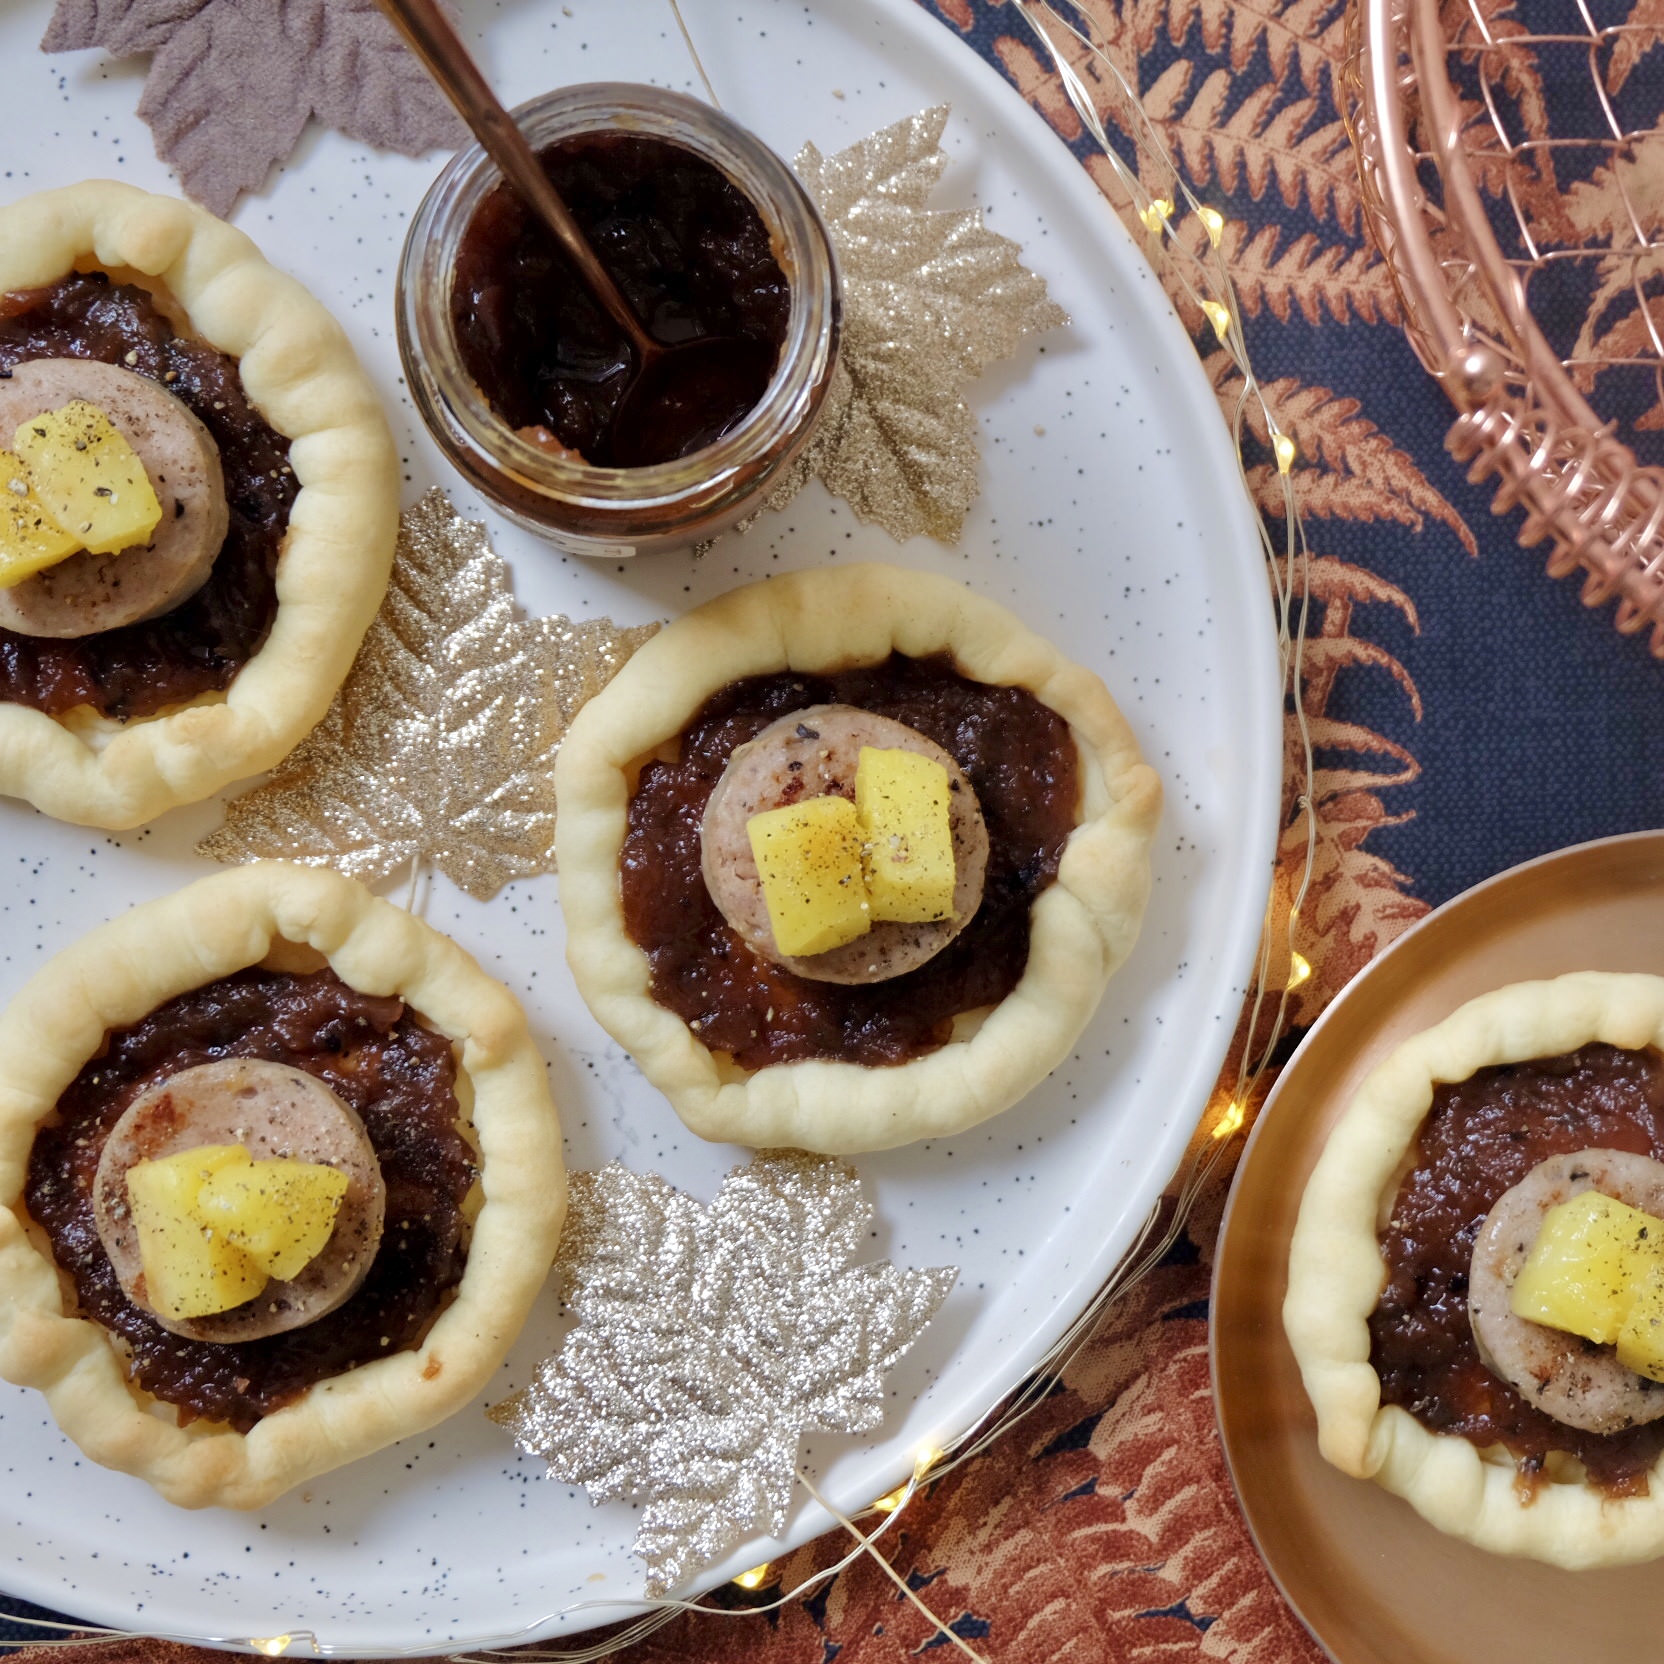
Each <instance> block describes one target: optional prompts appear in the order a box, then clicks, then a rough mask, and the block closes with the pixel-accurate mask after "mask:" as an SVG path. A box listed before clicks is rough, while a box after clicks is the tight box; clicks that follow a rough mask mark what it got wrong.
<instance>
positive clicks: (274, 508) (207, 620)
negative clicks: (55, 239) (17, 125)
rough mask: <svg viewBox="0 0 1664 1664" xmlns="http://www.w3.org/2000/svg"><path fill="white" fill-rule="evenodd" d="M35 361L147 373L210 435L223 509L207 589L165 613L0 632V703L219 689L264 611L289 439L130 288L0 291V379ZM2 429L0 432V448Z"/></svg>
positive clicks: (50, 710)
mask: <svg viewBox="0 0 1664 1664" xmlns="http://www.w3.org/2000/svg"><path fill="white" fill-rule="evenodd" d="M37 358H93V359H98V360H100V361H101V362H103V363H105V364H116V365H119V366H121V367H122V368H124V369H128V370H132V371H134V372H136V373H137V374H139V375H144V376H149V377H150V378H151V379H152V380H153V381H158V382H160V383H161V384H162V385H163V386H164V387H166V388H167V390H168V391H169V392H170V393H172V394H174V395H175V396H176V397H177V398H179V399H180V400H182V401H183V402H184V403H185V404H186V405H188V406H189V407H190V409H191V411H192V412H193V413H194V414H195V415H196V417H197V418H198V420H199V421H201V423H202V424H203V426H204V427H206V428H207V429H208V431H209V432H210V433H211V434H212V435H213V436H214V440H215V443H216V444H217V445H218V446H219V449H220V461H221V464H222V466H223V468H224V470H225V491H226V497H227V499H228V502H229V506H230V511H231V521H230V526H229V528H228V530H227V531H226V534H225V542H224V544H223V545H222V546H221V549H220V553H219V558H218V559H217V560H216V561H215V562H214V569H213V571H212V573H211V574H210V575H209V578H208V581H207V583H206V584H204V585H203V587H202V588H201V589H200V590H198V591H197V593H196V594H195V595H193V596H191V598H190V599H189V600H187V601H185V602H183V603H181V605H179V606H177V607H175V608H174V609H173V611H172V612H169V613H165V614H164V615H163V616H162V617H160V618H153V619H150V620H148V621H146V622H144V623H141V624H130V625H127V626H126V627H125V628H122V629H118V630H105V631H101V632H100V633H98V634H96V635H90V636H82V637H79V638H78V639H74V640H53V639H48V638H46V637H44V636H27V635H20V634H18V633H17V632H16V631H13V630H6V629H0V701H5V702H8V703H11V704H18V705H29V706H32V707H33V708H34V709H36V710H38V711H44V712H46V713H47V714H48V715H49V716H62V715H63V714H64V713H65V712H66V711H71V710H74V709H75V708H76V707H77V706H82V705H90V706H91V707H92V708H93V710H95V711H97V712H98V713H99V715H101V716H106V717H115V718H120V719H129V718H135V717H144V716H151V715H154V714H155V713H156V712H157V711H159V710H163V709H164V708H166V707H167V706H169V705H177V704H181V703H183V702H185V701H186V700H190V699H195V698H197V697H198V696H199V695H201V694H204V693H213V692H218V691H220V690H221V689H224V688H227V687H229V686H230V685H231V682H232V679H233V678H234V677H235V676H236V674H237V672H238V671H239V670H241V669H242V667H243V666H244V665H245V664H247V663H248V661H249V660H250V659H251V658H253V657H254V655H255V653H257V652H258V651H259V649H260V646H261V644H262V643H263V642H264V641H265V639H266V636H267V634H268V633H269V632H270V630H271V627H272V620H273V619H274V618H275V617H276V616H277V560H278V555H279V554H280V553H281V551H282V547H283V538H284V534H285V533H286V532H287V530H288V526H289V509H290V507H291V505H292V504H293V503H294V500H295V498H296V496H297V495H298V494H299V491H300V486H299V483H298V482H297V481H296V479H295V476H294V474H293V472H292V471H291V469H290V467H289V441H288V440H287V439H285V438H284V437H283V436H282V435H281V434H280V433H278V432H276V430H275V429H273V428H272V427H271V425H270V424H269V423H268V422H267V421H266V419H265V418H264V417H263V416H261V415H260V413H259V412H258V411H257V410H256V409H255V408H254V406H253V405H252V404H250V403H249V400H248V395H247V394H246V393H245V392H244V391H243V383H242V378H241V376H240V375H239V374H238V370H237V361H236V360H235V359H233V358H228V357H227V356H226V355H225V354H224V353H221V352H216V351H215V350H214V349H213V348H212V347H210V346H208V345H207V344H206V343H205V342H202V341H194V340H191V339H190V338H189V337H186V336H182V335H179V334H177V333H176V332H175V331H174V328H173V325H172V324H171V323H170V322H169V321H168V319H167V317H166V316H165V315H164V314H163V313H162V311H161V310H160V309H159V308H158V307H157V305H156V302H155V301H154V299H153V298H152V297H151V296H150V295H148V294H147V293H146V292H145V291H144V290H143V289H140V288H137V287H135V286H133V285H131V284H124V283H114V282H112V281H111V280H110V278H109V277H108V276H106V275H105V274H104V273H103V272H76V273H72V274H71V275H70V276H68V277H65V278H62V279H60V280H59V281H58V282H57V283H54V284H52V285H50V286H49V287H48V288H44V289H31V290H28V291H27V292H24V293H16V294H8V295H0V376H8V375H10V373H11V371H12V369H13V368H14V367H15V366H16V365H18V364H22V363H25V362H27V361H29V360H31V359H37ZM10 442H11V435H10V434H0V448H3V447H4V446H6V445H9V444H10Z"/></svg>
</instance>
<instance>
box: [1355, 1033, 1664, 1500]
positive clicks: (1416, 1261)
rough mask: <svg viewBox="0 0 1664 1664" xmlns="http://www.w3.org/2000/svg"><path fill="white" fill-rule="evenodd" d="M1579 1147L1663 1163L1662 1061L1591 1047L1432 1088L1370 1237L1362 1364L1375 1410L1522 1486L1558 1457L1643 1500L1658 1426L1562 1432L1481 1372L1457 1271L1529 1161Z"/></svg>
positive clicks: (1663, 1429) (1660, 1440)
mask: <svg viewBox="0 0 1664 1664" xmlns="http://www.w3.org/2000/svg"><path fill="white" fill-rule="evenodd" d="M1578 1150H1630V1151H1633V1152H1635V1153H1636V1154H1639V1155H1644V1156H1651V1157H1653V1158H1654V1159H1655V1160H1661V1161H1664V1057H1660V1055H1659V1054H1658V1053H1657V1052H1656V1051H1652V1050H1650V1049H1649V1050H1647V1051H1620V1050H1619V1049H1618V1048H1617V1047H1615V1046H1607V1045H1598V1044H1597V1045H1589V1046H1584V1047H1583V1048H1582V1049H1581V1050H1579V1051H1576V1052H1571V1053H1569V1054H1567V1055H1565V1056H1563V1057H1550V1058H1540V1059H1537V1060H1535V1061H1533V1062H1530V1063H1514V1064H1508V1065H1505V1066H1502V1067H1499V1068H1494V1069H1482V1070H1480V1071H1479V1073H1478V1074H1476V1075H1474V1076H1473V1077H1472V1078H1471V1079H1469V1080H1465V1081H1458V1082H1456V1083H1455V1084H1453V1085H1447V1086H1440V1087H1438V1088H1436V1089H1435V1091H1434V1093H1433V1107H1432V1109H1431V1110H1430V1111H1429V1113H1428V1116H1427V1119H1426V1121H1425V1123H1424V1124H1423V1126H1422V1131H1421V1138H1420V1141H1419V1143H1418V1145H1417V1148H1416V1166H1415V1169H1414V1170H1413V1171H1412V1172H1411V1173H1410V1174H1409V1175H1408V1176H1407V1177H1406V1178H1405V1180H1404V1182H1403V1184H1402V1185H1401V1186H1400V1187H1399V1192H1398V1200H1397V1201H1396V1203H1395V1204H1394V1206H1393V1213H1392V1220H1391V1223H1390V1224H1389V1226H1388V1228H1387V1230H1385V1231H1384V1232H1383V1233H1382V1235H1381V1250H1382V1253H1383V1254H1384V1256H1385V1258H1386V1262H1387V1268H1388V1280H1387V1286H1386V1290H1385V1292H1384V1293H1383V1294H1382V1296H1381V1300H1380V1303H1379V1305H1377V1307H1376V1309H1375V1314H1374V1316H1373V1317H1371V1318H1370V1321H1369V1328H1370V1337H1371V1344H1370V1362H1371V1363H1372V1364H1373V1366H1374V1368H1375V1372H1376V1374H1377V1375H1379V1376H1380V1378H1381V1398H1382V1401H1383V1402H1384V1403H1388V1404H1399V1405H1402V1406H1403V1407H1404V1408H1405V1409H1406V1410H1408V1411H1409V1412H1410V1413H1411V1414H1412V1415H1413V1416H1414V1417H1415V1418H1416V1419H1417V1420H1418V1421H1419V1422H1421V1424H1422V1425H1423V1426H1424V1427H1428V1428H1431V1429H1432V1430H1433V1431H1434V1432H1438V1433H1460V1434H1461V1435H1462V1436H1463V1437H1464V1438H1467V1439H1470V1440H1472V1441H1473V1443H1475V1444H1477V1445H1480V1446H1485V1445H1494V1444H1500V1445H1504V1446H1506V1447H1507V1448H1508V1449H1509V1450H1511V1451H1512V1452H1513V1453H1514V1455H1515V1457H1516V1458H1517V1459H1518V1462H1519V1468H1520V1473H1521V1476H1522V1479H1524V1480H1526V1481H1528V1482H1529V1481H1532V1480H1534V1479H1535V1477H1536V1476H1537V1475H1538V1474H1539V1473H1540V1472H1541V1470H1542V1466H1543V1459H1544V1457H1545V1456H1546V1455H1547V1454H1548V1453H1549V1452H1550V1451H1551V1450H1559V1451H1565V1452H1567V1453H1569V1454H1570V1455H1573V1456H1575V1457H1577V1458H1578V1459H1579V1460H1580V1461H1581V1462H1582V1463H1583V1465H1584V1467H1585V1468H1586V1469H1587V1470H1588V1473H1589V1477H1590V1479H1591V1480H1593V1482H1594V1483H1595V1484H1596V1485H1598V1486H1599V1487H1600V1488H1601V1489H1602V1490H1604V1491H1606V1492H1607V1493H1608V1494H1609V1495H1612V1496H1626V1495H1644V1494H1645V1493H1646V1489H1647V1477H1646V1476H1647V1471H1648V1469H1650V1468H1651V1467H1652V1465H1653V1463H1654V1462H1656V1461H1657V1460H1658V1457H1659V1454H1660V1452H1661V1451H1664V1422H1657V1421H1655V1422H1650V1423H1647V1424H1646V1425H1644V1426H1640V1427H1632V1428H1628V1429H1626V1430H1625V1431H1624V1432H1622V1433H1605V1434H1602V1433H1585V1432H1580V1431H1579V1430H1578V1429H1577V1428H1575V1427H1566V1426H1564V1425H1563V1424H1562V1423H1560V1422H1557V1421H1555V1420H1553V1419H1552V1418H1551V1417H1549V1416H1546V1415H1544V1414H1543V1412H1542V1411H1541V1410H1538V1409H1536V1408H1534V1407H1533V1406H1532V1405H1531V1404H1529V1403H1527V1402H1526V1400H1525V1399H1524V1398H1522V1397H1521V1396H1520V1394H1519V1393H1517V1392H1516V1391H1515V1390H1514V1389H1513V1388H1512V1387H1511V1386H1509V1385H1508V1383H1507V1382H1505V1381H1502V1380H1500V1379H1499V1378H1498V1377H1496V1376H1494V1375H1492V1374H1491V1372H1490V1371H1489V1370H1488V1369H1487V1368H1486V1367H1485V1365H1484V1364H1483V1363H1481V1362H1480V1360H1479V1353H1478V1350H1477V1348H1476V1347H1475V1345H1474V1340H1473V1330H1472V1327H1471V1326H1470V1324H1469V1322H1468V1305H1467V1297H1468V1263H1469V1261H1470V1260H1471V1258H1472V1256H1473V1244H1474V1240H1475V1238H1476V1237H1477V1236H1478V1234H1479V1230H1480V1227H1481V1226H1482V1225H1483V1224H1484V1221H1485V1215H1486V1214H1487V1213H1488V1212H1489V1211H1490V1209H1491V1206H1492V1205H1493V1204H1494V1203H1495V1202H1496V1201H1497V1200H1498V1198H1499V1197H1501V1195H1502V1194H1503V1192H1504V1191H1506V1190H1510V1189H1512V1188H1513V1187H1514V1186H1515V1185H1516V1184H1518V1183H1519V1182H1520V1180H1521V1179H1523V1178H1524V1177H1525V1176H1526V1174H1527V1173H1529V1172H1530V1171H1531V1169H1532V1168H1533V1167H1535V1166H1536V1165H1537V1164H1538V1162H1540V1161H1546V1160H1547V1159H1548V1158H1549V1157H1550V1156H1556V1155H1570V1154H1573V1153H1575V1152H1576V1151H1578ZM1659 1390H1660V1391H1661V1392H1664V1387H1660V1389H1659Z"/></svg>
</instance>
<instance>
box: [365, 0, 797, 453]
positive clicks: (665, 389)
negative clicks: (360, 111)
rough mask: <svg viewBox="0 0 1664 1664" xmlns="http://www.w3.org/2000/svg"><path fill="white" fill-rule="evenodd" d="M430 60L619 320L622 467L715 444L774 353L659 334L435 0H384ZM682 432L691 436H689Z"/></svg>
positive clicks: (429, 66)
mask: <svg viewBox="0 0 1664 1664" xmlns="http://www.w3.org/2000/svg"><path fill="white" fill-rule="evenodd" d="M378 4H379V5H380V7H381V9H382V11H383V12H384V13H385V14H386V15H387V17H388V18H389V19H390V20H391V21H392V22H393V23H394V24H395V25H396V26H397V28H398V29H399V31H400V33H401V34H403V36H404V38H405V39H406V40H407V41H409V43H410V46H411V49H412V50H413V51H414V52H415V53H416V56H417V57H418V58H420V59H421V61H422V65H423V67H424V68H425V69H426V70H427V72H428V74H429V75H431V76H432V77H433V79H434V81H435V82H436V83H437V85H438V87H439V89H440V91H442V92H443V93H444V94H445V96H446V97H447V98H449V99H450V101H451V103H452V104H453V105H455V106H456V110H457V113H458V114H459V115H460V116H461V117H462V119H463V120H464V121H465V122H466V123H467V124H468V127H469V129H470V130H471V131H472V133H473V135H474V137H475V138H476V139H478V140H479V141H480V143H481V144H482V145H483V146H484V147H485V151H486V154H487V155H488V156H490V158H491V159H492V161H494V162H495V163H496V164H497V166H498V167H499V168H500V169H501V170H502V172H503V176H504V178H505V179H507V180H508V183H509V185H510V187H511V188H512V189H513V190H514V192H515V193H516V194H517V195H518V196H519V198H520V200H521V201H522V202H524V203H525V204H526V205H527V206H528V207H529V208H531V209H532V211H533V212H534V213H535V214H536V215H537V217H538V218H539V219H540V220H541V221H542V222H543V224H544V225H545V226H546V227H547V228H548V230H549V232H550V234H551V235H552V236H553V237H554V238H555V240H556V241H557V242H558V243H559V244H560V247H561V249H562V250H563V252H564V253H565V254H566V257H567V258H568V259H569V260H570V261H571V262H572V264H573V266H574V267H575V268H576V269H577V272H578V276H579V278H580V279H581V280H582V282H583V284H584V287H585V288H586V289H588V290H589V292H590V294H591V295H592V296H594V298H595V299H596V300H597V301H598V302H599V303H600V305H601V307H602V308H603V310H604V311H605V312H606V314H607V316H608V317H610V318H611V319H612V321H613V322H614V323H615V324H617V325H618V327H619V329H620V330H621V331H622V332H623V334H624V336H625V338H626V339H627V340H628V341H629V343H630V346H631V349H632V350H633V352H634V353H635V361H636V370H635V375H634V376H633V377H632V379H631V381H630V383H629V385H628V386H627V387H626V388H625V390H624V396H623V398H622V399H621V400H620V401H619V404H618V408H617V410H616V411H615V412H614V414H613V419H612V430H611V436H610V437H611V449H612V452H613V455H614V457H615V458H616V459H617V461H618V463H619V464H620V466H623V467H626V468H632V467H639V466H642V465H644V464H646V463H650V462H668V461H670V460H672V459H673V458H675V457H678V456H685V455H686V454H687V453H688V452H689V451H693V450H697V449H699V448H700V447H701V446H703V445H705V444H709V443H710V442H711V441H712V440H713V439H715V438H717V437H718V436H719V434H720V433H722V432H725V431H727V429H728V428H730V427H732V426H733V424H734V422H735V421H737V420H738V419H739V417H741V416H743V415H744V414H745V413H746V411H748V410H750V409H751V407H752V406H753V405H755V404H756V403H757V401H758V400H759V399H760V398H761V397H762V395H763V392H764V390H765V389H766V387H767V386H768V381H769V377H770V376H771V375H772V373H773V370H774V355H773V353H772V352H770V351H769V349H768V348H767V347H765V346H764V345H763V344H762V343H761V342H759V341H752V340H748V339H745V338H744V337H730V336H714V335H711V336H704V337H702V338H701V339H699V340H697V341H689V342H686V343H684V344H682V345H680V346H674V347H667V346H665V345H664V344H663V343H662V342H659V341H655V340H654V339H653V337H652V336H651V335H649V334H648V333H647V330H646V329H645V328H644V327H643V325H642V322H641V320H640V319H639V318H638V317H637V316H636V314H635V312H634V310H633V309H632V308H631V306H630V303H629V302H628V301H627V300H626V299H625V298H624V296H623V295H622V294H621V293H620V292H619V288H618V285H617V284H616V283H615V282H614V281H613V278H612V274H611V273H610V272H609V271H608V270H607V269H606V267H605V266H603V265H602V264H601V262H600V260H599V259H598V258H597V257H596V254H595V250H594V249H593V248H591V247H590V245H589V239H588V238H587V237H585V236H584V234H583V232H582V230H581V229H579V226H578V222H577V221H576V220H575V219H573V218H572V214H571V212H570V210H569V209H568V208H567V206H566V204H565V203H564V202H563V201H561V198H560V193H559V192H558V191H557V190H556V189H555V187H554V185H553V184H552V183H551V182H550V180H549V176H548V175H547V174H546V173H545V172H544V171H543V166H542V164H541V163H540V162H539V161H538V159H537V157H536V155H535V154H534V153H533V151H532V147H531V146H530V145H529V144H527V142H526V136H525V134H523V133H522V132H521V131H520V128H519V126H518V125H517V124H516V122H515V120H514V118H513V117H512V116H511V115H510V114H509V113H508V111H507V110H505V109H504V108H503V106H502V105H501V104H500V103H499V102H498V101H497V96H496V94H495V93H493V92H492V90H491V88H490V87H489V86H488V85H487V83H486V79H485V77H484V76H483V75H482V74H481V73H480V68H479V65H478V64H476V63H475V62H474V60H473V58H472V56H471V55H470V54H469V51H468V48H467V47H465V46H464V45H463V44H462V42H461V40H460V39H458V38H457V33H456V31H455V30H454V29H453V28H452V27H451V24H450V20H449V19H448V18H447V17H446V16H445V14H444V12H443V11H441V10H440V7H439V4H438V0H378ZM684 441H685V442H684Z"/></svg>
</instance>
